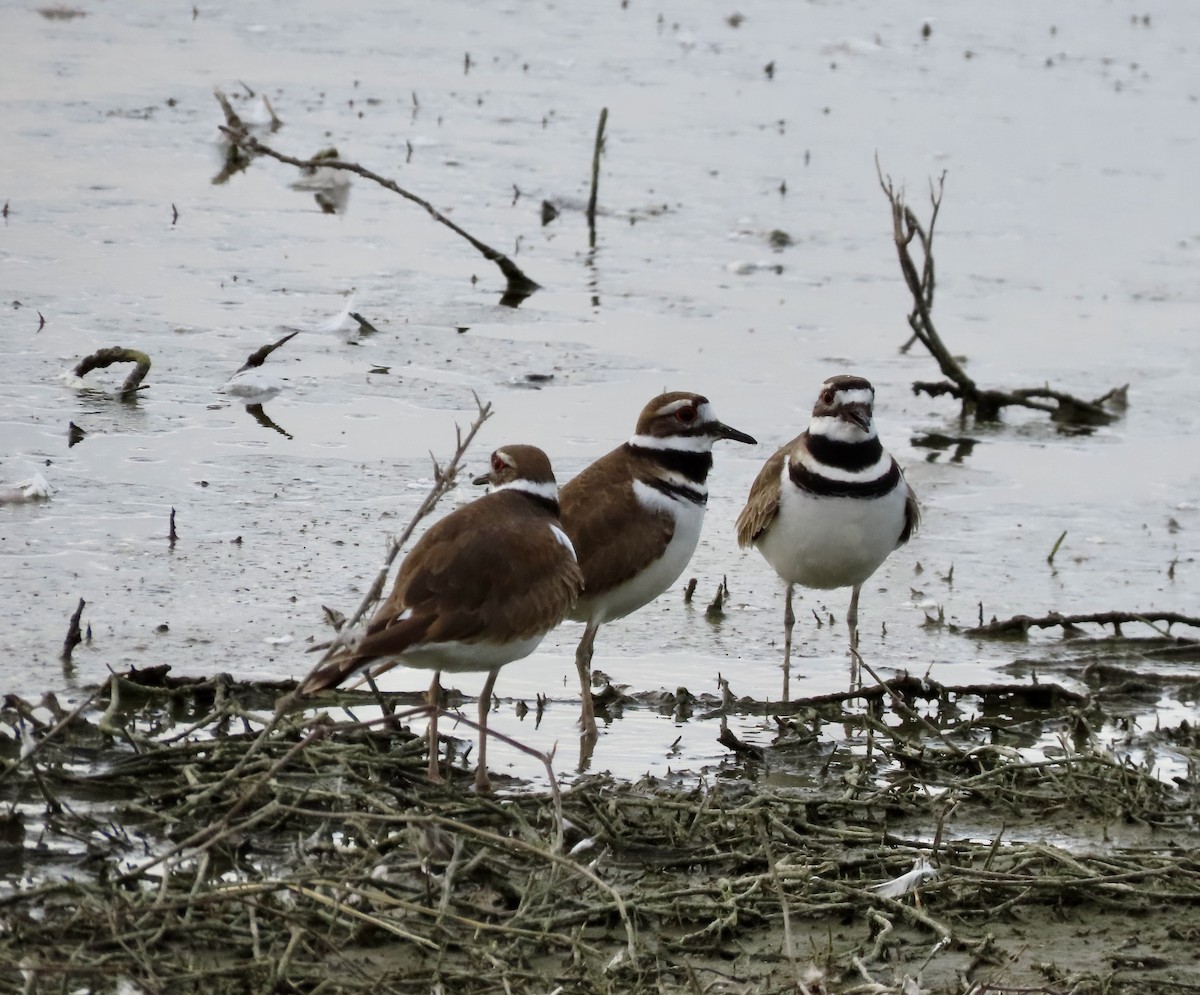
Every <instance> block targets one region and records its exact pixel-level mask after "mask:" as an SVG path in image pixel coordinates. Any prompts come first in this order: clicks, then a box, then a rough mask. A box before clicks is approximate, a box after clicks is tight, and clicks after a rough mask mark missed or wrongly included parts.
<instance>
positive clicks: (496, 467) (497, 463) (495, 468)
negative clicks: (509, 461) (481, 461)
mask: <svg viewBox="0 0 1200 995" xmlns="http://www.w3.org/2000/svg"><path fill="white" fill-rule="evenodd" d="M504 465H505V464H504V460H502V459H501V458H500V454H499V453H492V472H494V473H501V472H503V470H504Z"/></svg>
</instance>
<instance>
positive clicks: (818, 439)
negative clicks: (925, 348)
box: [737, 376, 921, 701]
mask: <svg viewBox="0 0 1200 995" xmlns="http://www.w3.org/2000/svg"><path fill="white" fill-rule="evenodd" d="M874 404H875V389H874V388H873V387H872V386H871V384H870V383H869V382H868V381H867V380H864V379H863V378H862V377H855V376H836V377H830V378H829V379H828V380H826V381H825V382H824V383H823V384H822V385H821V392H820V394H818V396H817V403H816V404H815V405H814V406H813V412H812V420H811V421H810V422H809V423H808V430H807V431H805V432H802V433H800V435H798V436H797V437H796V438H794V439H793V440H792V441H791V442H789V443H788V444H787V445H785V446H783V447H782V448H781V449H779V450H778V451H777V452H776V453H775V455H774V456H772V457H771V458H770V459H769V460H767V462H766V465H764V466H763V468H762V470H761V471H760V472H759V474H758V476H757V477H756V478H755V480H754V484H753V485H752V486H751V488H750V497H749V499H748V500H747V501H746V507H745V508H743V509H742V513H741V514H740V515H739V516H738V520H737V536H738V545H740V546H743V547H744V546H750V545H754V546H757V547H758V551H759V552H760V553H762V555H763V557H764V558H765V559H766V561H767V562H768V563H769V564H771V566H772V567H774V568H775V572H776V573H777V574H779V576H780V578H781V579H782V580H783V581H784V583H785V584H787V597H786V599H785V606H784V616H783V617H784V641H783V647H784V649H783V668H784V669H783V675H784V676H783V698H784V701H786V700H787V697H788V676H789V673H790V670H789V668H790V663H791V653H792V627H793V626H794V625H795V621H796V619H795V615H794V613H793V611H792V592H793V590H794V588H795V586H796V585H797V584H800V585H802V586H804V587H813V588H818V589H822V590H830V589H833V588H838V587H850V588H853V591H852V593H851V595H850V610H849V612H848V613H847V615H846V621H847V624H848V626H849V629H850V646H851V649H854V648H855V646H856V642H857V631H858V596H859V592H860V591H861V590H862V585H863V582H864V581H865V580H866V579H867V578H868V577H870V576H871V574H873V573H874V572H875V571H876V570H877V569H879V566H880V564H882V563H883V561H884V560H886V559H887V558H888V556H889V555H891V553H892V551H893V550H895V549H897V548H899V547H900V546H902V545H904V543H906V542H908V540H909V538H910V537H911V536H912V534H913V532H914V531H916V528H917V526H918V524H919V523H920V519H921V513H920V507H919V505H918V504H917V498H916V495H915V494H914V493H913V490H912V488H911V487H909V486H908V483H907V482H906V481H905V479H904V473H903V472H902V471H901V470H900V465H899V464H898V463H897V462H896V461H895V460H894V459H893V458H892V457H891V456H890V455H889V454H888V452H887V450H886V449H884V448H883V444H882V443H881V442H880V441H879V436H878V435H876V433H875V423H874V420H873V417H872V416H873V410H874Z"/></svg>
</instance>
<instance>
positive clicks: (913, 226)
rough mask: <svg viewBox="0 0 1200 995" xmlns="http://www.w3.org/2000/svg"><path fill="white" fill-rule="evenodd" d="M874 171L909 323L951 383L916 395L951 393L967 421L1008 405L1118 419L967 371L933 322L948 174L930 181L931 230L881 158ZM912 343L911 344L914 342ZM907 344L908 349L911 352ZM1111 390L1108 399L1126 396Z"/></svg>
mask: <svg viewBox="0 0 1200 995" xmlns="http://www.w3.org/2000/svg"><path fill="white" fill-rule="evenodd" d="M875 171H876V175H877V176H878V177H879V186H880V188H881V189H882V190H883V193H884V196H886V197H887V199H888V203H889V204H890V206H891V210H892V239H893V241H894V242H895V244H896V253H897V256H898V258H899V261H900V272H901V273H902V274H903V276H904V282H905V285H906V286H907V287H908V291H909V294H910V295H911V296H912V300H913V309H912V311H911V312H910V313H909V315H908V324H909V327H910V328H911V329H912V332H913V336H914V337H915V338H916V339H918V340H919V341H920V342H921V344H922V345H924V346H925V348H926V349H928V350H929V353H930V355H932V356H933V358H934V359H935V360H937V364H938V366H939V367H940V368H941V371H942V373H943V374H944V375H945V376H946V377H947V378H948V379H949V381H950V382H946V381H942V382H941V383H927V382H924V381H918V382H916V383H914V384H913V391H914V393H925V394H928V395H929V396H930V397H937V396H939V395H941V394H949V395H950V396H951V397H954V398H957V399H958V400H959V401H960V402H961V404H962V417H963V418H965V417H966V416H967V415H968V414H971V413H973V414H974V415H975V418H976V420H977V421H996V420H998V419H999V416H1000V411H1001V410H1002V409H1004V408H1006V407H1010V406H1016V407H1024V408H1032V409H1034V410H1037V411H1044V412H1046V413H1048V414H1050V415H1051V416H1058V417H1060V418H1063V419H1064V420H1066V421H1071V422H1076V423H1081V424H1092V425H1096V424H1099V425H1106V424H1108V423H1110V422H1112V421H1114V420H1115V418H1116V415H1114V414H1113V413H1111V412H1109V411H1107V410H1105V409H1104V408H1103V407H1101V405H1100V399H1097V400H1095V401H1084V400H1081V399H1080V398H1077V397H1074V396H1073V395H1071V394H1067V393H1064V392H1062V391H1056V390H1052V389H1051V388H1049V387H1032V388H1023V389H1018V390H1012V391H1005V390H995V389H986V390H985V389H982V388H980V387H979V386H978V384H976V383H975V381H974V380H973V379H972V378H971V377H970V375H968V373H967V372H966V370H964V369H963V367H962V364H961V363H959V361H958V360H957V359H955V357H954V356H953V354H952V353H951V352H950V350H949V349H948V348H947V347H946V344H945V343H944V342H943V341H942V338H941V336H940V335H939V334H938V332H937V329H936V328H935V327H934V324H933V317H932V311H933V292H934V264H933V233H934V226H935V225H936V223H937V217H938V212H939V211H940V210H941V206H942V195H943V193H944V190H945V182H946V174H945V172H943V173H942V175H941V176H940V177H939V178H938V181H937V184H936V185H935V184H934V183H933V182H932V181H931V182H930V190H929V199H930V203H931V205H932V211H931V214H930V220H929V227H928V229H926V228H924V227H923V226H922V225H921V222H920V221H919V220H918V219H917V216H916V215H915V214H914V213H913V212H912V210H911V209H910V208H909V207H908V206H907V205H906V204H905V203H904V194H903V191H897V190H896V189H895V187H894V186H893V184H892V181H891V178H890V177H885V176H884V174H883V168H882V167H881V165H880V163H879V157H878V156H876V158H875ZM914 239H915V240H916V241H917V242H918V243H919V244H920V246H921V252H922V256H923V259H924V262H923V264H922V267H921V269H920V271H918V269H917V265H916V263H914V262H913V258H912V252H911V250H910V246H911V244H912V242H913V240H914ZM909 344H911V343H909ZM907 347H908V344H906V345H905V347H904V348H907ZM1121 392H1122V391H1121V389H1118V390H1117V391H1109V392H1108V393H1107V394H1105V395H1104V397H1105V398H1108V397H1109V396H1112V395H1114V394H1119V393H1121Z"/></svg>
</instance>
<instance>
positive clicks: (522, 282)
mask: <svg viewBox="0 0 1200 995" xmlns="http://www.w3.org/2000/svg"><path fill="white" fill-rule="evenodd" d="M221 131H223V132H224V133H225V134H226V135H228V136H229V141H230V142H231V143H233V144H234V145H236V146H237V147H239V148H242V149H245V150H246V151H248V152H256V153H258V154H260V155H265V156H269V157H270V158H272V159H276V160H278V161H279V162H282V163H286V164H287V165H289V166H295V167H296V168H298V169H316V168H317V167H324V168H325V169H343V170H345V171H346V172H348V173H355V174H357V175H359V176H361V177H363V178H364V179H368V180H373V181H374V182H376V183H378V184H379V185H380V186H381V187H383V188H384V189H386V190H391V191H392V193H397V194H399V195H400V196H401V197H403V198H405V199H406V200H411V201H412V202H413V203H414V204H420V205H421V207H423V208H425V210H426V211H427V212H428V214H429V216H430V217H431V218H433V220H434V221H437V222H439V223H440V224H443V225H445V226H446V227H447V228H449V229H450V230H451V231H452V232H454V233H455V234H456V235H459V236H461V237H462V238H465V239H466V240H467V241H468V242H470V243H471V245H472V246H473V247H474V248H475V250H476V251H477V252H479V253H480V255H482V256H483V258H484V259H486V260H488V262H492V263H495V264H496V265H497V266H499V267H500V272H501V273H503V274H504V279H505V280H507V281H508V286H507V289H506V292H505V297H506V298H507V299H508V300H507V301H502V303H510V304H514V305H515V304H516V303H520V301H522V300H524V299H525V298H526V297H528V296H529V295H530V294H532V293H533V292H534V291H535V290H537V289H538V288H539V286H540V285H539V284H538V283H536V282H535V281H533V280H531V279H530V278H529V277H527V276H526V275H525V274H524V272H522V270H521V268H520V267H519V266H517V264H516V263H514V262H513V261H512V260H511V259H509V258H508V256H506V255H504V253H502V252H497V251H496V250H495V249H493V248H492V247H491V246H490V245H487V244H486V243H484V242H481V241H479V239H477V238H476V237H475V236H474V235H472V234H471V233H470V232H468V231H465V230H464V229H462V228H460V227H459V226H458V225H456V224H455V223H454V222H453V221H451V220H450V219H449V218H448V217H446V215H444V214H442V212H441V211H439V210H438V209H437V208H436V207H434V206H433V205H432V204H431V203H429V201H427V200H425V199H424V198H422V197H418V196H417V195H416V194H415V193H411V192H409V191H408V190H405V189H404V188H403V187H402V186H400V184H398V183H397V182H396V181H395V180H389V179H388V178H387V177H386V176H380V175H379V174H378V173H376V172H373V171H372V170H370V169H367V168H366V167H365V166H360V165H359V164H358V163H356V162H344V161H342V160H341V159H297V158H295V157H294V156H290V155H285V154H284V153H282V152H276V151H275V149H273V148H271V147H270V146H269V145H264V144H263V143H262V142H260V141H259V140H258V139H257V138H255V137H254V136H253V135H250V134H248V133H247V132H246V131H245V130H244V129H243V128H237V127H232V126H227V125H222V126H221ZM510 295H511V296H510Z"/></svg>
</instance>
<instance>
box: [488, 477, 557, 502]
mask: <svg viewBox="0 0 1200 995" xmlns="http://www.w3.org/2000/svg"><path fill="white" fill-rule="evenodd" d="M497 491H524V492H525V493H526V494H532V495H533V496H534V497H540V498H544V499H545V500H547V501H557V500H558V485H557V484H552V483H550V482H549V481H540V482H539V481H533V480H520V479H517V480H510V481H509V482H508V483H507V484H501V485H500V486H499V487H493V488H492V493H493V494H495V493H496V492H497Z"/></svg>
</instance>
